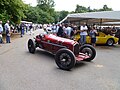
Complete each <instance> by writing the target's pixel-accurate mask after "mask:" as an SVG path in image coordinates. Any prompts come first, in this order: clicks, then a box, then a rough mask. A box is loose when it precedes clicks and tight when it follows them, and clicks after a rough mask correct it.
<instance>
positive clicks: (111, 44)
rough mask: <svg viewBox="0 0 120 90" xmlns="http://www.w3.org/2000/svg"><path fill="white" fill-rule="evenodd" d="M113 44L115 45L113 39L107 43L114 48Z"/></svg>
mask: <svg viewBox="0 0 120 90" xmlns="http://www.w3.org/2000/svg"><path fill="white" fill-rule="evenodd" d="M113 44H114V40H113V39H108V40H107V42H106V45H108V46H113Z"/></svg>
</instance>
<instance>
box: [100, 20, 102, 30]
mask: <svg viewBox="0 0 120 90" xmlns="http://www.w3.org/2000/svg"><path fill="white" fill-rule="evenodd" d="M101 26H102V19H100V30H101Z"/></svg>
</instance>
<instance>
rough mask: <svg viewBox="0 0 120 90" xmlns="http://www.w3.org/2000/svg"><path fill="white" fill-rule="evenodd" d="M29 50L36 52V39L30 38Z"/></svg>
mask: <svg viewBox="0 0 120 90" xmlns="http://www.w3.org/2000/svg"><path fill="white" fill-rule="evenodd" d="M28 50H29V52H30V53H35V51H36V46H35V41H34V40H32V39H29V40H28Z"/></svg>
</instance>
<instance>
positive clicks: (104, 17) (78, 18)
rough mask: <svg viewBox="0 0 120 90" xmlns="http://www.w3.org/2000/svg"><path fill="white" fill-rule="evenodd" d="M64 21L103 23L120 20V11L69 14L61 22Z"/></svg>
mask: <svg viewBox="0 0 120 90" xmlns="http://www.w3.org/2000/svg"><path fill="white" fill-rule="evenodd" d="M63 22H69V23H70V22H80V23H82V22H86V23H89V24H90V23H102V22H120V11H102V12H89V13H74V14H68V15H67V16H66V17H65V18H64V19H63V20H62V21H60V23H63Z"/></svg>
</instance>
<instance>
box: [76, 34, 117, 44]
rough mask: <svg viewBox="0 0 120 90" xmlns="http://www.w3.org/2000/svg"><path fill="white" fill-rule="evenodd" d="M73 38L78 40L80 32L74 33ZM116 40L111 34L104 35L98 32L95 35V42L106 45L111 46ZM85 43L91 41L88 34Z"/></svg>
mask: <svg viewBox="0 0 120 90" xmlns="http://www.w3.org/2000/svg"><path fill="white" fill-rule="evenodd" d="M74 39H75V40H76V41H79V40H80V33H76V35H75V37H74ZM117 42H118V38H116V37H114V36H111V35H106V34H105V33H103V32H98V35H97V36H96V44H106V45H108V46H112V45H113V44H116V43H117ZM86 43H89V44H90V43H91V38H90V36H87V38H86Z"/></svg>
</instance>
